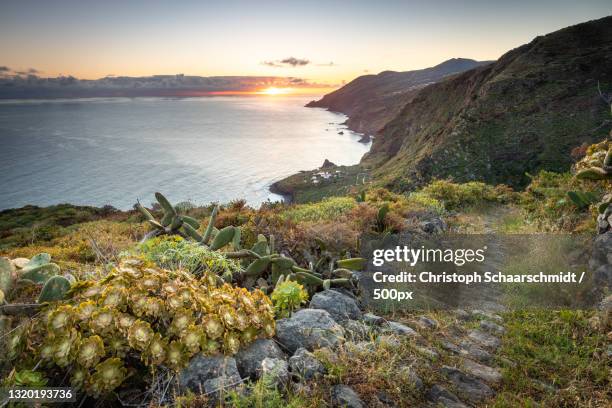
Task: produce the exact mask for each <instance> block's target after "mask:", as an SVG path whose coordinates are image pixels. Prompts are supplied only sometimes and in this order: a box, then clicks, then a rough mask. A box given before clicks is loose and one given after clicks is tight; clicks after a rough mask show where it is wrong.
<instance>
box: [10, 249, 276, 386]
mask: <svg viewBox="0 0 612 408" xmlns="http://www.w3.org/2000/svg"><path fill="white" fill-rule="evenodd" d="M70 295H71V298H70V299H69V300H66V301H63V302H58V303H55V304H53V306H51V307H50V308H49V309H48V311H47V312H46V313H45V317H44V319H43V320H42V321H38V322H35V323H32V324H31V325H30V327H29V328H28V333H25V334H24V335H22V336H21V337H22V338H27V339H28V351H27V352H28V353H30V352H31V351H30V350H36V352H37V353H38V355H37V356H36V357H39V358H41V359H42V360H43V361H44V363H45V364H48V365H54V366H57V367H60V368H62V369H63V370H65V371H66V372H67V373H68V374H69V376H70V378H71V384H72V386H73V387H76V388H79V389H82V390H84V391H85V392H87V393H88V394H89V395H92V396H102V395H104V394H107V393H110V392H112V391H113V390H114V389H115V388H117V387H118V386H119V385H121V384H122V382H123V380H124V379H125V378H126V376H127V371H128V369H127V367H132V366H134V364H135V362H134V358H136V359H138V360H140V362H141V364H142V365H144V366H145V367H148V368H149V369H150V370H151V371H153V370H155V368H156V367H159V366H160V365H163V366H165V367H169V368H171V369H174V370H179V369H181V368H182V367H184V366H185V365H186V364H187V363H188V362H189V360H190V358H191V357H192V356H194V355H195V354H196V353H200V352H201V353H204V354H207V355H211V354H216V353H225V354H230V355H231V354H235V353H236V352H237V351H238V350H239V349H240V348H241V347H243V346H246V345H247V344H249V343H251V342H252V341H254V340H255V339H257V338H258V337H271V336H273V335H274V330H275V326H274V312H273V307H272V303H271V301H270V299H269V298H268V297H267V296H266V295H265V294H263V293H262V292H261V291H259V290H255V291H253V292H249V291H247V290H246V289H243V288H237V287H233V286H230V285H228V284H220V283H218V279H216V277H215V276H213V275H212V274H210V273H206V274H204V275H203V276H202V277H201V278H200V279H198V278H196V277H194V276H193V275H192V274H190V273H187V272H183V271H181V270H176V271H169V270H163V269H159V268H157V267H155V266H153V264H151V263H147V262H145V261H143V260H141V259H125V260H124V261H122V262H121V263H120V265H119V266H118V267H116V268H114V269H113V270H112V271H111V272H110V273H109V274H108V275H107V277H106V278H104V279H103V280H102V281H98V282H95V281H80V282H79V283H77V284H76V285H73V286H72V288H71V290H70ZM19 347H20V343H19V342H16V343H14V344H13V345H12V349H13V348H17V349H19ZM24 352H25V350H24Z"/></svg>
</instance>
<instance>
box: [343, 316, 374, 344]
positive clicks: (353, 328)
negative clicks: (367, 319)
mask: <svg viewBox="0 0 612 408" xmlns="http://www.w3.org/2000/svg"><path fill="white" fill-rule="evenodd" d="M340 324H341V325H342V327H344V331H345V335H346V338H347V339H350V340H353V341H361V340H366V339H368V338H369V336H370V327H369V326H368V325H367V324H365V323H364V322H362V321H360V320H345V321H343V322H342V323H340Z"/></svg>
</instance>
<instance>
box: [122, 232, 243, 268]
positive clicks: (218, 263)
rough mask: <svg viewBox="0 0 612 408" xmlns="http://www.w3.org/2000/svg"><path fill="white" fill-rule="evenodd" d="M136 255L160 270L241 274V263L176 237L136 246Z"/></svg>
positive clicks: (166, 237)
mask: <svg viewBox="0 0 612 408" xmlns="http://www.w3.org/2000/svg"><path fill="white" fill-rule="evenodd" d="M136 253H137V254H139V255H141V256H142V257H143V258H144V259H145V260H147V261H150V262H153V263H155V264H156V265H157V266H159V267H160V268H164V269H183V270H186V271H189V272H191V273H194V274H196V275H201V274H202V273H204V272H210V273H212V274H215V275H218V276H226V275H228V276H231V275H232V274H233V273H235V272H238V271H240V264H239V263H238V262H236V261H234V260H233V259H227V258H226V257H225V256H223V254H222V253H221V252H218V251H212V250H210V249H208V248H207V247H205V246H203V245H200V244H198V243H197V242H193V241H189V240H186V239H184V238H181V237H179V236H177V235H174V236H161V237H156V238H152V239H150V240H148V241H146V242H144V243H142V244H140V245H138V246H137V247H136ZM126 255H129V253H127V254H126Z"/></svg>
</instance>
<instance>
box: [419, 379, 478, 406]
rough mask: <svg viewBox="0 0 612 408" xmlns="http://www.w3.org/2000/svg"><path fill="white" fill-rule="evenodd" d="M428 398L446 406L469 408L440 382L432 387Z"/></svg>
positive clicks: (437, 404) (438, 404)
mask: <svg viewBox="0 0 612 408" xmlns="http://www.w3.org/2000/svg"><path fill="white" fill-rule="evenodd" d="M427 399H429V400H430V401H432V402H434V403H435V404H436V406H442V407H444V408H468V407H467V405H465V404H464V403H462V402H461V401H460V400H459V398H457V396H456V395H455V394H453V393H452V392H450V391H448V390H447V389H446V388H444V387H442V386H441V385H438V384H435V385H434V386H433V387H431V389H430V390H429V392H428V393H427Z"/></svg>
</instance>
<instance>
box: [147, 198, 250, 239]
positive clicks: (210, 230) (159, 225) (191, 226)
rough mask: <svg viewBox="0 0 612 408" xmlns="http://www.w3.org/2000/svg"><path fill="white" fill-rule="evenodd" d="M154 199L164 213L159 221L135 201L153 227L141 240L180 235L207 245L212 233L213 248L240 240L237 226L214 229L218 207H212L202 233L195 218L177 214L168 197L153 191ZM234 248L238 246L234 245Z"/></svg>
mask: <svg viewBox="0 0 612 408" xmlns="http://www.w3.org/2000/svg"><path fill="white" fill-rule="evenodd" d="M155 199H156V200H157V202H158V203H159V205H160V207H161V208H162V210H163V213H164V214H163V216H162V218H161V219H160V220H159V221H157V220H156V219H155V217H153V215H152V214H151V213H150V212H149V210H147V209H146V208H144V207H143V206H142V205H141V204H140V202H137V203H136V208H137V209H138V210H139V211H140V212H141V213H142V215H144V217H145V219H146V220H147V221H148V222H149V224H151V225H152V226H153V228H154V229H153V231H151V232H150V233H148V234H147V235H145V237H144V238H143V242H146V241H147V240H149V239H151V238H154V237H156V236H159V235H180V236H181V237H184V238H190V239H192V240H194V241H196V242H198V243H200V244H203V245H208V243H209V242H210V239H211V238H213V235H214V239H213V242H212V243H211V244H210V247H211V249H213V250H217V249H220V248H222V247H224V246H226V245H228V244H229V243H231V242H235V241H236V238H237V240H238V242H240V229H239V228H237V227H232V226H229V227H226V228H224V229H223V230H221V231H217V230H216V228H215V220H216V218H217V213H218V211H219V209H218V207H215V208H214V209H213V211H212V214H211V216H210V220H209V222H208V226H207V227H206V230H205V231H204V234H203V235H202V234H200V233H199V232H198V229H199V228H200V223H199V222H198V221H197V220H196V219H194V218H192V217H189V216H187V215H180V214H178V212H177V210H176V208H175V207H173V206H172V204H170V202H169V201H168V199H167V198H166V197H165V196H164V195H163V194H162V193H155ZM215 233H216V234H215ZM234 249H239V248H237V246H236V245H234Z"/></svg>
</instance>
